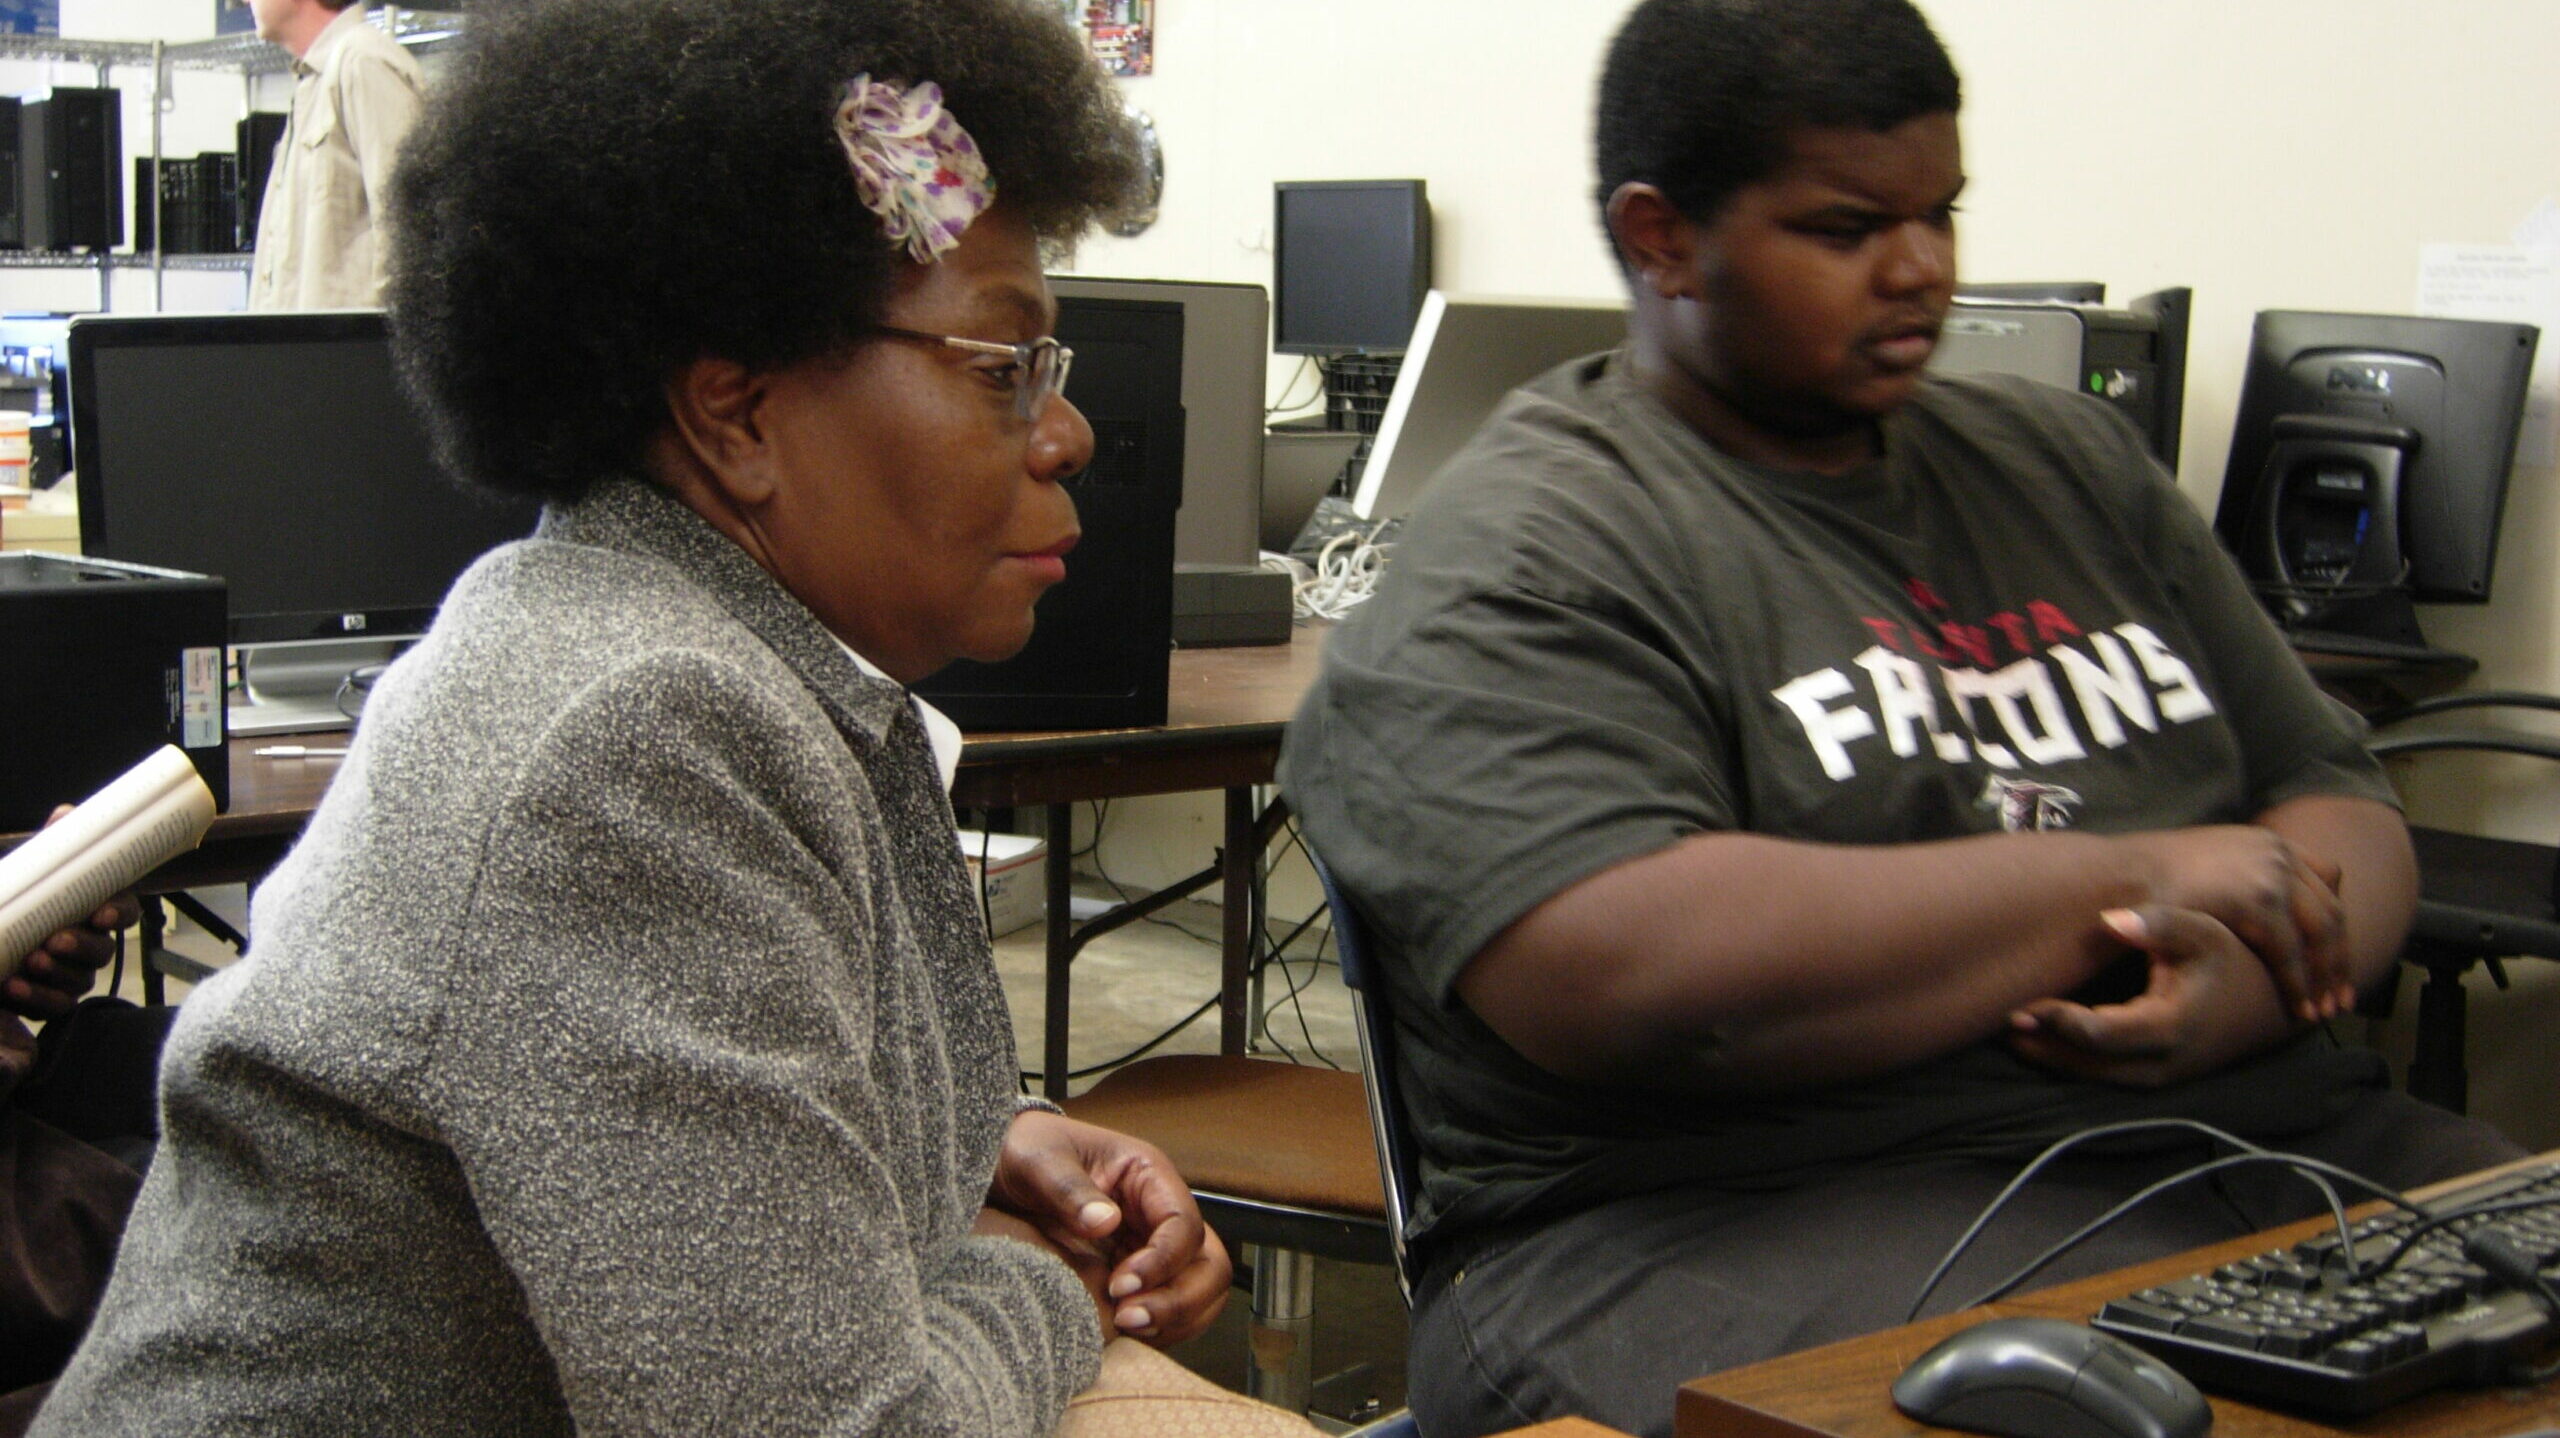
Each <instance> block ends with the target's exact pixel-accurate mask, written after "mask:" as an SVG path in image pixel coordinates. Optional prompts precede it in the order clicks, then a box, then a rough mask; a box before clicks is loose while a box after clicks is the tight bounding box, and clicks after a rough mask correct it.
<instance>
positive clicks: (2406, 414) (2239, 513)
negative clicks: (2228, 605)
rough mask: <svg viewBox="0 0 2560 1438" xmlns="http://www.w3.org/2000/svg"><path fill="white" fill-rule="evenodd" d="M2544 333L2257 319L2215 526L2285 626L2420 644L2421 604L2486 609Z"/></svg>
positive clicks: (2359, 319) (2462, 324)
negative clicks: (2411, 606)
mask: <svg viewBox="0 0 2560 1438" xmlns="http://www.w3.org/2000/svg"><path fill="white" fill-rule="evenodd" d="M2537 335H2538V332H2537V331H2536V330H2535V329H2534V327H2533V326H2531V325H2519V324H2503V323H2498V322H2494V321H2488V320H2456V319H2432V318H2421V317H2418V316H2414V315H2356V314H2318V313H2308V312H2303V311H2296V310H2267V311H2263V312H2261V313H2260V314H2259V315H2258V318H2257V324H2256V327H2255V329H2254V330H2253V332H2252V335H2251V339H2250V345H2249V368H2248V373H2247V377H2246V379H2245V380H2244V381H2243V384H2242V388H2241V391H2240V416H2239V420H2238V422H2237V424H2236V426H2235V427H2234V429H2233V432H2232V438H2231V460H2230V465H2229V467H2228V469H2227V470H2226V471H2225V473H2224V475H2223V480H2222V499H2221V503H2220V505H2219V506H2218V508H2217V509H2216V511H2215V516H2214V528H2215V530H2216V532H2217V533H2218V534H2219V535H2220V536H2221V538H2222V541H2223V543H2224V544H2225V545H2226V546H2228V547H2229V548H2230V550H2231V552H2232V553H2233V555H2234V556H2235V557H2237V559H2238V560H2239V562H2240V567H2241V569H2242V571H2243V572H2245V573H2246V574H2247V575H2248V576H2249V578H2250V579H2251V581H2252V582H2253V583H2254V584H2255V585H2256V586H2257V587H2258V589H2259V592H2260V593H2261V595H2262V596H2263V597H2264V598H2265V599H2266V601H2267V603H2268V606H2269V608H2270V609H2271V610H2272V611H2273V612H2274V613H2275V614H2276V616H2277V617H2278V618H2279V619H2280V620H2283V621H2284V622H2286V623H2288V624H2290V625H2293V626H2296V627H2301V628H2311V629H2335V630H2342V631H2346V632H2360V633H2370V634H2373V635H2374V636H2375V637H2380V638H2390V639H2406V640H2412V641H2414V640H2416V639H2417V638H2418V636H2417V634H2416V630H2415V621H2414V619H2410V618H2407V617H2406V615H2407V604H2408V602H2409V601H2410V600H2420V601H2431V602H2436V603H2471V604H2478V603H2483V602H2486V601H2487V599H2488V598H2489V580H2490V571H2491V568H2492V566H2493V564H2494V563H2495V561H2496V559H2497V553H2498V524H2499V518H2500V515H2501V512H2502V511H2503V509H2504V508H2505V504H2506V496H2507V472H2508V469H2509V468H2510V467H2511V466H2512V465H2513V463H2514V461H2515V449H2516V433H2517V429H2518V427H2519V425H2520V422H2521V420H2522V418H2523V414H2524V400H2525V385H2526V383H2527V381H2528V379H2529V378H2530V377H2531V374H2532V370H2533V352H2534V344H2535V341H2536V338H2537Z"/></svg>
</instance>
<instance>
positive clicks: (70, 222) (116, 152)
mask: <svg viewBox="0 0 2560 1438" xmlns="http://www.w3.org/2000/svg"><path fill="white" fill-rule="evenodd" d="M18 169H19V184H18V209H19V219H20V222H21V224H22V225H23V227H24V232H25V241H26V247H27V248H28V249H30V250H106V249H113V248H114V247H116V246H117V245H120V244H123V243H124V108H123V97H122V94H121V93H120V92H119V91H117V90H115V89H112V88H102V89H78V88H73V87H70V86H57V87H55V89H54V90H53V92H52V93H51V94H49V95H47V96H45V97H44V98H43V99H40V100H29V101H26V102H25V103H24V104H22V105H21V106H20V107H19V111H18Z"/></svg>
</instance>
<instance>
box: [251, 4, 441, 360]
mask: <svg viewBox="0 0 2560 1438" xmlns="http://www.w3.org/2000/svg"><path fill="white" fill-rule="evenodd" d="M249 8H250V10H251V11H252V12H253V13H254V14H255V15H256V17H257V21H258V34H259V35H260V36H261V37H263V38H265V39H267V40H271V41H273V42H275V43H276V44H278V45H282V46H283V47H285V49H287V50H290V51H292V52H293V73H294V88H293V118H292V120H291V121H290V122H289V123H288V124H287V125H286V128H285V132H284V138H283V139H282V140H280V141H278V142H277V144H276V158H275V168H274V169H273V170H272V171H271V172H270V173H269V174H268V176H267V195H266V201H265V204H264V206H263V208H262V209H261V210H260V211H259V215H258V243H257V259H256V263H255V264H254V266H253V267H252V269H251V271H250V276H249V308H251V309H253V310H325V309H371V308H375V307H377V306H379V305H380V304H381V303H382V289H383V284H384V280H385V277H386V276H387V275H388V273H389V270H388V267H387V261H386V257H385V254H384V242H383V235H382V231H381V228H380V224H379V221H380V217H381V213H382V196H383V187H384V185H385V184H387V183H388V182H389V180H390V177H391V166H392V162H393V161H394V160H395V159H396V158H397V157H398V155H399V153H400V142H401V141H402V140H404V139H406V138H408V134H409V128H410V126H412V125H414V124H416V123H417V119H418V107H419V103H420V101H421V99H422V98H423V95H424V90H425V82H424V77H423V76H422V75H421V74H420V73H419V70H418V62H417V61H415V60H413V59H411V58H410V57H409V54H408V52H407V51H405V50H403V49H401V48H400V47H399V46H398V45H397V44H395V43H393V41H392V40H391V38H390V37H389V36H387V35H385V34H383V32H381V31H380V30H377V29H375V28H374V27H373V26H371V25H369V24H367V23H365V7H364V5H363V4H361V3H351V0H249Z"/></svg>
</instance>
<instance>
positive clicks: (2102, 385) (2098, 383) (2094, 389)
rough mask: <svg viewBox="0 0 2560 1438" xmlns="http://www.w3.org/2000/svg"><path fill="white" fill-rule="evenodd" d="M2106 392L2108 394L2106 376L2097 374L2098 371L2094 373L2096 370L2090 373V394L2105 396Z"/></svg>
mask: <svg viewBox="0 0 2560 1438" xmlns="http://www.w3.org/2000/svg"><path fill="white" fill-rule="evenodd" d="M2106 392H2107V378H2106V376H2105V375H2102V374H2099V373H2097V372H2096V371H2094V370H2093V371H2091V372H2090V375H2089V393H2091V394H2105V393H2106Z"/></svg>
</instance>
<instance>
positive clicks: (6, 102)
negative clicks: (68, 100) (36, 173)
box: [0, 95, 27, 250]
mask: <svg viewBox="0 0 2560 1438" xmlns="http://www.w3.org/2000/svg"><path fill="white" fill-rule="evenodd" d="M18 108H19V107H18V99H17V97H16V96H14V95H0V250H23V249H25V248H26V247H27V234H26V227H25V225H24V224H23V223H22V222H21V221H20V220H19V218H18V215H19V207H18V183H19V181H18Z"/></svg>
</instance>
